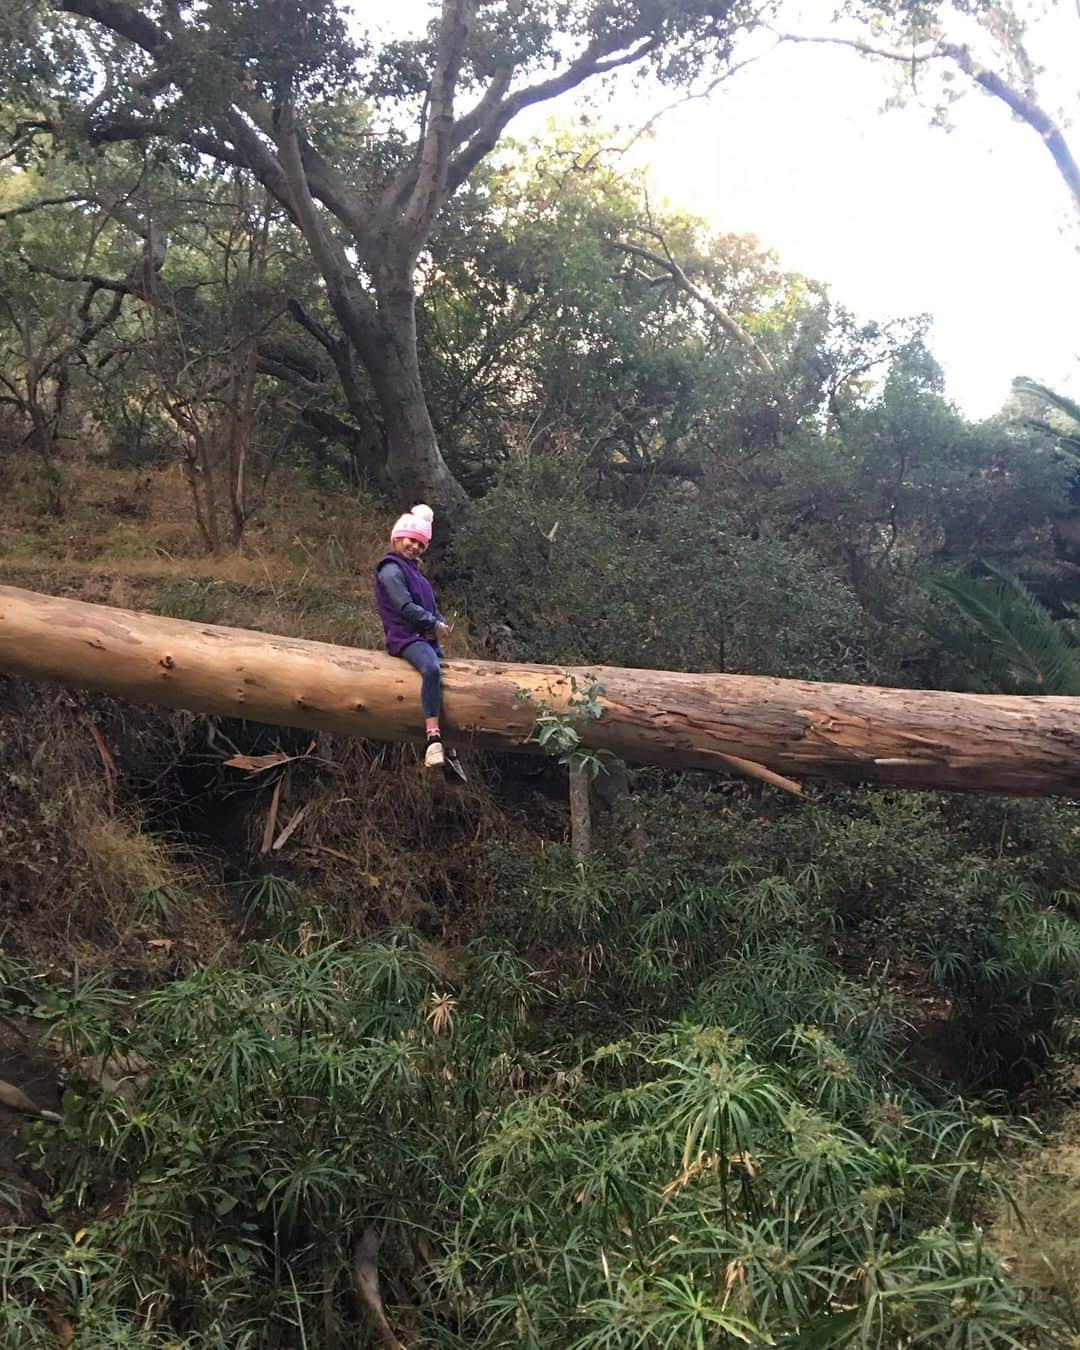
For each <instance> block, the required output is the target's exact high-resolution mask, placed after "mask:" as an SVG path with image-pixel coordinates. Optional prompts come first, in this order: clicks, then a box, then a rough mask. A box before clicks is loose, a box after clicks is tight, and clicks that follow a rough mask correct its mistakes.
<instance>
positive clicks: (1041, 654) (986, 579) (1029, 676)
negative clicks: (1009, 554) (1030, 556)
mask: <svg viewBox="0 0 1080 1350" xmlns="http://www.w3.org/2000/svg"><path fill="white" fill-rule="evenodd" d="M989 572H990V575H989V576H971V575H967V574H964V573H957V574H954V575H951V576H942V577H939V578H938V581H937V586H938V588H939V589H940V590H941V591H943V592H944V593H945V594H946V595H947V596H948V597H949V598H950V599H951V600H952V601H953V603H954V604H955V605H956V607H957V608H958V609H959V610H960V612H961V613H962V614H963V615H964V617H965V619H967V621H968V623H969V624H970V625H971V626H972V627H974V628H975V629H976V630H977V632H978V633H979V634H980V636H981V637H982V638H984V639H985V642H986V644H988V646H989V651H988V652H987V651H984V652H982V653H979V652H975V653H973V656H974V658H975V660H976V661H978V659H979V656H980V655H982V657H983V659H982V661H981V662H980V666H981V669H980V670H979V673H980V674H981V675H982V676H983V678H984V680H985V682H986V684H987V685H988V686H989V687H990V688H994V689H1001V690H1004V691H1006V692H1010V693H1016V694H1068V695H1072V696H1075V695H1077V694H1080V652H1078V651H1077V648H1076V646H1075V645H1074V644H1073V643H1072V642H1071V641H1070V640H1069V638H1068V636H1067V634H1066V633H1065V631H1064V630H1063V629H1062V628H1061V626H1060V625H1059V624H1057V623H1056V622H1055V620H1054V618H1053V616H1052V615H1051V614H1050V612H1049V611H1048V610H1047V609H1046V608H1045V606H1043V605H1041V604H1040V603H1039V602H1038V600H1036V599H1035V597H1034V596H1033V595H1032V594H1031V592H1030V591H1029V590H1028V589H1027V587H1026V586H1024V584H1023V583H1022V582H1021V581H1020V580H1019V578H1018V577H1015V576H1013V575H1011V574H1010V573H1008V572H1004V571H1002V570H1001V569H1000V568H995V567H991V568H989ZM958 645H959V644H958ZM987 657H988V658H989V659H987Z"/></svg>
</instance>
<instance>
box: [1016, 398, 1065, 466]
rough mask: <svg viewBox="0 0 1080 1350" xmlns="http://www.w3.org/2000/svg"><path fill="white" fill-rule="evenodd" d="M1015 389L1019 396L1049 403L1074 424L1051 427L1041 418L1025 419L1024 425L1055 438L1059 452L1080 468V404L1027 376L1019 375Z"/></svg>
mask: <svg viewBox="0 0 1080 1350" xmlns="http://www.w3.org/2000/svg"><path fill="white" fill-rule="evenodd" d="M1013 388H1014V389H1015V390H1016V392H1017V393H1018V394H1027V395H1029V396H1030V397H1032V398H1036V399H1039V400H1040V401H1041V402H1043V403H1049V405H1050V406H1051V408H1053V409H1055V410H1056V411H1057V412H1058V413H1060V414H1061V416H1062V418H1063V419H1065V421H1066V423H1072V426H1051V425H1050V424H1049V423H1048V422H1046V421H1044V420H1043V419H1042V418H1041V417H1025V418H1024V425H1025V426H1028V427H1030V428H1031V429H1032V430H1033V431H1041V432H1044V433H1045V434H1047V435H1049V436H1053V437H1054V439H1055V441H1056V442H1057V448H1058V450H1059V451H1060V452H1061V453H1062V454H1063V455H1067V456H1068V457H1069V458H1070V459H1073V460H1075V462H1076V464H1077V466H1078V467H1080V403H1076V402H1075V401H1074V400H1073V399H1071V398H1067V397H1066V396H1065V395H1064V394H1059V393H1057V392H1056V390H1053V389H1050V388H1048V387H1047V386H1046V385H1045V384H1040V383H1039V382H1038V381H1037V380H1032V379H1029V378H1028V377H1027V376H1026V375H1018V376H1017V377H1016V379H1015V380H1013Z"/></svg>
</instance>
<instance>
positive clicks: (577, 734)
mask: <svg viewBox="0 0 1080 1350" xmlns="http://www.w3.org/2000/svg"><path fill="white" fill-rule="evenodd" d="M570 691H571V692H570V698H569V699H568V700H567V703H566V711H565V712H560V711H558V710H556V709H554V708H552V707H551V706H550V705H549V704H548V703H547V702H546V701H545V700H544V699H535V698H533V697H532V696H531V695H529V694H528V693H523V694H522V696H521V698H520V700H519V706H520V704H525V705H527V706H529V707H532V708H534V709H535V710H536V724H535V725H534V727H533V730H532V734H531V735H530V736H529V740H531V741H535V742H536V744H537V745H538V746H539V747H540V749H541V750H543V751H544V753H545V754H548V755H553V756H554V757H555V758H556V759H557V760H558V762H559V763H560V764H564V765H571V764H576V765H579V766H580V767H581V768H583V769H585V771H586V773H587V774H588V776H589V777H590V778H595V777H596V775H597V774H598V773H600V771H601V770H602V769H603V767H604V761H603V754H604V752H603V751H601V750H592V749H589V748H588V747H586V746H583V745H582V735H581V731H580V729H579V728H580V727H581V724H582V723H583V722H589V721H594V720H596V719H597V718H599V717H602V716H603V715H604V710H603V708H602V707H601V706H600V702H599V700H600V697H601V695H602V694H603V692H604V686H603V685H602V684H601V683H600V682H599V680H590V681H589V682H588V684H587V685H585V687H584V688H579V686H578V682H577V676H575V675H571V676H570Z"/></svg>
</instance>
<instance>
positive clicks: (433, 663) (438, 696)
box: [401, 638, 442, 717]
mask: <svg viewBox="0 0 1080 1350" xmlns="http://www.w3.org/2000/svg"><path fill="white" fill-rule="evenodd" d="M401 655H402V656H403V657H404V658H405V660H406V661H408V663H409V665H410V666H415V667H416V669H417V670H418V671H419V672H420V676H421V685H420V702H421V704H422V706H423V709H424V716H425V717H438V715H439V708H440V706H441V704H442V667H441V666H440V665H439V653H438V652H437V651H436V650H435V648H434V647H433V646H432V645H431V643H430V642H426V641H424V640H423V639H422V638H421V639H420V641H418V642H410V643H409V645H408V646H407V647H406V648H405V650H404V651H403V652H402V653H401Z"/></svg>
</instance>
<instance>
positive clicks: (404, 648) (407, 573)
mask: <svg viewBox="0 0 1080 1350" xmlns="http://www.w3.org/2000/svg"><path fill="white" fill-rule="evenodd" d="M434 515H435V513H434V512H433V511H432V509H431V507H430V506H424V505H420V506H414V507H413V508H412V510H411V511H406V512H405V514H404V515H403V516H399V517H398V519H397V520H396V521H395V522H394V528H393V529H392V530H391V531H390V552H389V553H384V554H383V556H382V557H381V558H380V559H379V561H378V562H377V563H376V564H375V603H376V605H377V606H378V609H379V617H380V618H381V619H382V624H383V631H384V632H385V634H386V650H387V651H388V652H389V653H390V655H391V656H401V657H404V659H405V660H406V661H408V662H409V664H410V665H411V666H415V667H416V669H417V670H418V671H419V672H420V680H421V684H420V702H421V705H422V707H423V710H424V726H425V729H426V731H427V751H426V753H425V755H424V766H425V767H426V768H428V769H435V768H440V767H441V766H442V765H444V764H445V763H446V756H445V755H444V753H443V744H442V734H441V733H440V731H439V709H440V707H441V704H442V668H441V666H440V664H439V658H440V657H441V656H442V654H443V652H442V647H441V646H440V645H439V642H440V640H441V639H442V638H444V637H445V636H446V635H447V634H448V633H449V632H450V631H451V629H452V626H453V625H452V624H450V623H449V622H448V621H447V620H446V618H445V617H444V616H443V615H442V614H440V613H439V610H438V606H437V605H436V603H435V592H434V590H433V589H432V586H431V582H430V581H428V579H427V577H425V576H424V574H423V572H421V571H420V569H419V567H418V566H417V565H416V564H417V559H418V558H419V557H420V556H421V554H423V553H424V552H425V551H426V550H427V546H428V545H429V544H430V543H431V522H432V520H433V519H434Z"/></svg>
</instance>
